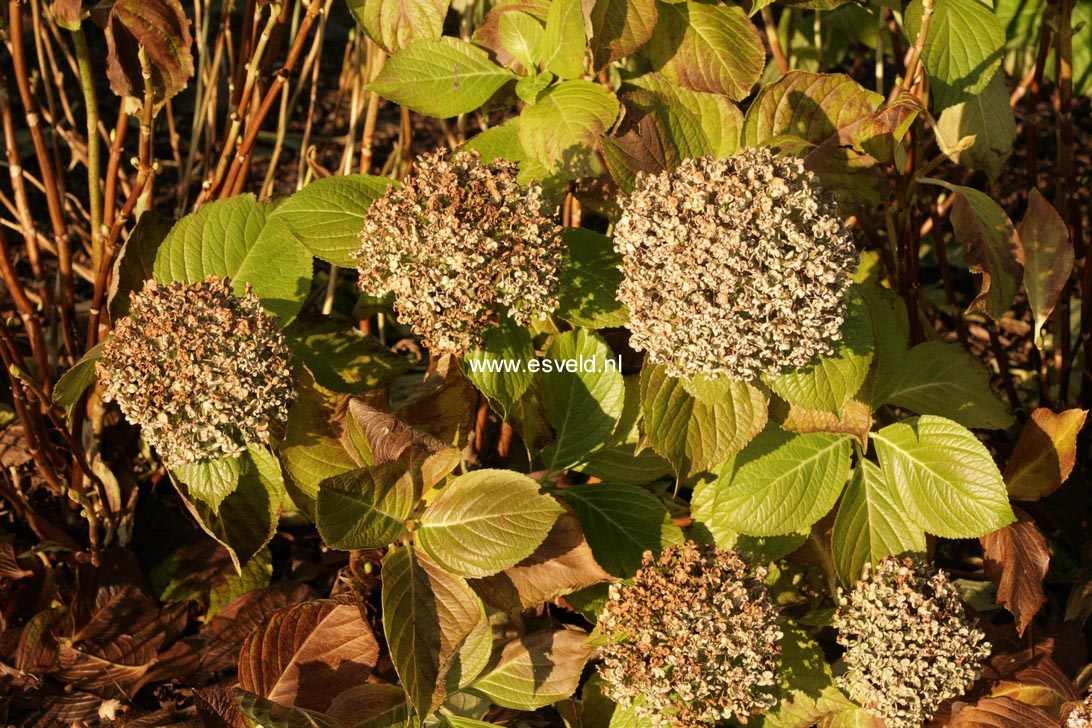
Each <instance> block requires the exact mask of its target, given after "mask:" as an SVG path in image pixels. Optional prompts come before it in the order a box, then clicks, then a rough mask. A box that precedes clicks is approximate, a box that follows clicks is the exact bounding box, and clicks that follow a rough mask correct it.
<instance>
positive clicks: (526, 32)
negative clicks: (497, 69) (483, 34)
mask: <svg viewBox="0 0 1092 728" xmlns="http://www.w3.org/2000/svg"><path fill="white" fill-rule="evenodd" d="M502 7H503V6H502ZM551 9H552V6H551ZM581 33H583V28H581ZM497 36H498V39H499V40H500V44H501V47H502V48H504V50H506V51H508V52H509V53H511V54H512V57H513V58H515V59H516V60H517V61H519V62H520V65H521V66H523V68H524V69H526V70H528V71H532V70H533V69H535V68H538V64H539V63H540V62H541V60H542V57H543V47H544V43H543V40H544V38H545V36H546V30H545V29H544V28H543V27H542V23H541V22H539V20H538V18H536V17H535V16H533V15H530V14H529V13H524V12H520V11H519V10H516V9H514V8H509V9H508V10H507V12H501V13H500V18H499V19H498V20H497Z"/></svg>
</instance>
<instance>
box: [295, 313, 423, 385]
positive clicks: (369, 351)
mask: <svg viewBox="0 0 1092 728" xmlns="http://www.w3.org/2000/svg"><path fill="white" fill-rule="evenodd" d="M286 333H287V335H288V343H289V346H291V347H292V351H293V353H295V354H296V356H298V357H299V358H300V360H302V361H303V362H304V363H305V364H306V365H307V368H308V369H310V370H311V373H312V374H313V375H314V377H315V381H317V382H318V383H319V385H321V386H323V387H325V388H326V389H329V390H331V391H334V392H347V393H350V394H360V393H362V392H367V391H370V390H373V389H380V388H382V387H385V386H387V385H388V384H390V383H391V382H393V381H394V380H395V379H397V378H398V377H400V376H402V374H404V373H405V372H406V370H407V369H409V367H410V362H409V360H408V359H405V358H403V357H400V356H398V355H397V354H394V353H393V352H391V350H390V349H388V348H387V347H385V346H383V344H382V343H380V341H379V339H377V338H375V337H374V336H369V335H368V334H365V333H364V332H362V331H360V330H358V329H355V328H349V327H348V326H344V325H342V324H339V323H336V322H333V321H327V322H323V323H321V324H317V325H315V324H310V323H308V324H304V323H302V322H300V321H295V322H293V324H292V325H291V326H290V327H289V329H288V331H287V332H286Z"/></svg>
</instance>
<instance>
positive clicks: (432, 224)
mask: <svg viewBox="0 0 1092 728" xmlns="http://www.w3.org/2000/svg"><path fill="white" fill-rule="evenodd" d="M560 233H561V228H560V227H559V226H558V225H557V224H556V223H555V222H554V220H553V219H552V215H551V211H550V210H549V209H548V207H547V205H546V203H545V202H544V201H543V199H542V190H541V189H540V188H539V187H538V186H534V185H532V186H530V187H528V188H526V189H523V188H521V187H520V186H519V184H518V183H517V181H516V167H515V165H513V164H511V163H508V162H505V161H501V160H498V161H495V162H492V163H490V164H483V163H482V162H481V159H480V157H479V156H478V154H477V153H462V154H458V155H456V156H455V157H453V158H451V159H445V158H444V155H443V154H442V153H439V152H437V153H434V154H430V155H426V156H424V157H421V158H420V159H418V160H417V162H416V164H415V166H414V172H413V174H412V175H411V176H410V177H409V178H407V179H406V180H405V182H404V183H403V185H402V187H401V188H398V189H392V190H391V191H390V192H388V193H387V195H386V196H385V197H383V198H382V199H379V200H377V201H376V202H374V203H373V204H372V206H371V208H370V209H369V210H368V215H367V219H366V221H365V225H364V230H363V232H362V233H361V240H362V241H363V246H362V247H361V249H360V250H359V251H358V252H357V254H356V260H357V267H358V268H359V270H360V286H361V288H362V289H363V290H364V291H365V292H367V293H371V294H375V295H380V294H384V293H393V294H394V296H395V304H394V306H395V310H396V311H397V312H398V315H399V317H400V319H401V320H402V321H403V322H405V323H406V324H408V325H409V327H410V328H411V329H412V330H413V331H414V333H416V334H417V335H419V336H420V337H421V338H422V339H423V340H424V342H425V344H426V345H427V346H428V347H429V348H431V349H433V350H435V351H437V352H455V353H463V352H465V351H466V350H468V349H471V348H473V347H475V346H478V345H480V344H481V335H482V333H483V332H485V331H486V330H488V329H489V328H491V327H492V326H494V325H496V324H497V323H498V322H499V320H500V316H501V313H502V309H507V311H508V315H509V316H511V318H512V319H514V320H515V321H516V322H517V323H519V324H521V325H524V324H527V323H528V322H529V321H530V319H531V318H532V317H533V316H534V315H536V314H546V313H549V312H550V311H552V310H553V309H554V308H555V307H556V306H557V296H556V292H557V286H558V281H559V277H560V271H561V265H562V261H563V258H564V251H565V247H564V243H563V242H562V240H561V237H560Z"/></svg>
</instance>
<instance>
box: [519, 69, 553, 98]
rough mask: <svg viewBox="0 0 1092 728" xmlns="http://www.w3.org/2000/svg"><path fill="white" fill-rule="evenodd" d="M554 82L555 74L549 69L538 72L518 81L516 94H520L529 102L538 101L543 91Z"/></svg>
mask: <svg viewBox="0 0 1092 728" xmlns="http://www.w3.org/2000/svg"><path fill="white" fill-rule="evenodd" d="M553 82H554V74H552V73H550V72H549V71H543V72H542V73H536V74H535V75H534V76H525V77H524V78H521V79H520V80H519V81H517V82H516V96H519V97H520V98H521V99H523V101H525V102H527V103H528V104H534V103H537V102H538V97H539V96H541V95H542V92H543V91H545V90H546V89H547V88H549V87H550V84H551V83H553Z"/></svg>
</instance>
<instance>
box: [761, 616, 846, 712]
mask: <svg viewBox="0 0 1092 728" xmlns="http://www.w3.org/2000/svg"><path fill="white" fill-rule="evenodd" d="M778 678H779V679H780V682H781V687H782V693H781V701H780V702H779V703H778V704H777V705H776V706H775V707H774V708H773V710H771V711H769V712H768V713H766V714H765V715H764V716H763V721H762V725H763V727H764V728H812V727H813V726H816V725H821V726H824V728H826V726H827V723H826V722H824V721H825V720H827V719H829V718H830V717H832V716H834V715H837V714H838V713H840V712H842V711H845V710H851V709H853V708H855V707H856V706H855V705H854V704H853V703H852V702H851V701H850V699H849V698H847V697H846V696H845V695H844V694H843V693H842V691H841V690H839V689H838V687H837V685H835V684H834V676H833V674H832V673H831V671H830V665H829V664H828V663H827V661H826V659H825V656H824V655H823V649H822V647H820V646H819V644H818V643H816V642H815V640H813V639H811V638H810V637H808V635H807V634H806V633H804V632H803V631H802V630H800V629H799V628H797V627H787V628H786V629H785V636H784V637H782V639H781V670H780V671H779V674H778ZM862 728H863V727H862Z"/></svg>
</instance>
